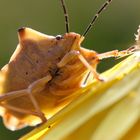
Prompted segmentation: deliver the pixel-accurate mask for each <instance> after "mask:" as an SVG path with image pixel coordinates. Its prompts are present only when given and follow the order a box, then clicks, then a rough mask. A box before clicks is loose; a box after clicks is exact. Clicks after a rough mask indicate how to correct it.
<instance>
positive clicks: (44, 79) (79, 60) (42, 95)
mask: <svg viewBox="0 0 140 140" xmlns="http://www.w3.org/2000/svg"><path fill="white" fill-rule="evenodd" d="M111 1H112V0H107V1H106V2H105V3H104V4H103V6H102V7H101V8H100V9H99V10H98V12H97V14H96V15H95V16H94V17H93V19H92V21H91V23H90V24H89V26H88V27H87V29H86V30H85V32H84V33H83V34H82V35H80V34H77V33H74V32H69V19H68V14H67V9H66V5H65V1H64V0H60V2H61V4H62V7H63V11H64V15H65V23H66V24H65V25H66V33H65V34H64V35H57V36H49V35H45V34H42V33H40V32H37V31H35V30H33V29H30V28H20V29H19V30H18V37H19V44H18V46H17V48H16V50H15V52H14V54H13V55H12V57H11V59H10V61H9V63H8V64H6V65H5V66H4V67H3V68H2V69H1V71H0V94H1V96H0V106H1V108H0V113H1V116H2V117H3V121H4V124H5V126H6V127H7V128H9V129H11V130H17V129H21V128H23V127H25V126H27V125H30V126H33V125H36V124H39V123H41V122H45V121H46V120H47V119H48V118H50V117H51V116H52V115H53V114H54V113H56V112H57V111H58V110H59V109H60V107H59V105H60V104H63V102H58V101H59V100H62V99H63V98H65V97H67V96H69V95H71V94H72V93H73V92H75V91H77V89H79V88H82V84H83V83H82V82H83V79H84V78H85V77H86V76H88V75H89V73H92V74H93V76H94V78H95V79H97V80H99V81H104V79H103V78H101V77H100V75H99V74H98V73H97V71H96V67H97V64H98V63H99V61H100V60H102V59H103V58H108V57H122V56H126V55H128V54H131V53H132V49H128V50H123V51H118V50H114V51H110V52H106V53H102V54H98V53H97V52H95V51H93V50H88V49H85V48H82V47H81V43H82V41H83V40H84V38H85V36H86V35H87V33H88V31H89V30H90V29H91V27H92V26H93V25H94V23H95V21H96V19H97V18H98V16H99V14H100V13H101V12H102V11H103V10H104V9H105V8H106V7H107V6H108V5H109V3H110V2H111ZM86 79H87V78H86ZM84 84H86V81H84ZM64 104H65V103H64Z"/></svg>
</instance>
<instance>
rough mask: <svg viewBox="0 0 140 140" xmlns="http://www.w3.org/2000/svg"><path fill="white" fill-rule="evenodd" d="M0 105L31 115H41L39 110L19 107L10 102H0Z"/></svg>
mask: <svg viewBox="0 0 140 140" xmlns="http://www.w3.org/2000/svg"><path fill="white" fill-rule="evenodd" d="M0 105H1V106H2V107H4V108H6V109H10V110H13V111H16V112H19V113H24V114H31V115H34V116H37V117H40V116H39V114H38V112H35V111H31V110H26V109H23V108H18V107H15V106H12V105H8V104H3V103H0Z"/></svg>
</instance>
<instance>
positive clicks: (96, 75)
mask: <svg viewBox="0 0 140 140" xmlns="http://www.w3.org/2000/svg"><path fill="white" fill-rule="evenodd" d="M74 56H77V57H78V58H79V60H80V61H81V62H82V63H83V64H84V66H85V67H87V68H88V69H89V70H90V71H91V72H92V73H93V75H94V78H95V79H97V80H99V81H104V79H103V78H101V77H100V75H99V73H98V72H97V71H96V69H95V68H94V67H92V66H91V65H90V64H89V62H88V61H87V60H86V58H84V56H83V55H82V54H81V53H80V52H79V51H76V50H71V51H70V52H69V53H67V54H66V55H65V56H64V57H63V58H62V60H61V61H60V62H59V63H58V64H57V66H58V67H59V68H61V67H63V66H65V65H66V64H67V63H68V62H70V61H71V60H72V59H73V57H74Z"/></svg>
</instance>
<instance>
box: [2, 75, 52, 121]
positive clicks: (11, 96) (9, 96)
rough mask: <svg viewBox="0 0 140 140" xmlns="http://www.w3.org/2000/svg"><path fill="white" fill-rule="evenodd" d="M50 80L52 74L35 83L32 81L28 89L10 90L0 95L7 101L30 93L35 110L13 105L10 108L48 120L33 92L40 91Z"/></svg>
mask: <svg viewBox="0 0 140 140" xmlns="http://www.w3.org/2000/svg"><path fill="white" fill-rule="evenodd" d="M49 80H51V76H50V75H48V76H46V77H43V78H42V79H39V80H37V81H35V82H34V83H32V84H31V85H30V86H29V87H28V89H24V90H19V91H12V92H8V93H6V94H3V95H1V96H0V102H3V101H6V100H12V99H14V98H18V97H20V96H23V95H28V96H29V98H30V100H31V101H32V103H33V106H34V108H35V111H29V110H24V109H20V108H17V107H12V106H11V107H10V106H8V108H11V109H12V110H15V111H18V112H21V113H25V114H32V115H35V116H38V117H40V119H41V120H42V122H46V121H47V119H46V117H45V116H44V114H43V113H42V111H41V109H40V108H39V105H38V103H37V101H36V99H35V97H34V95H33V93H34V92H40V91H41V90H42V89H43V88H44V86H45V84H46V83H47V82H48V81H49ZM2 106H3V105H2ZM5 106H7V105H5Z"/></svg>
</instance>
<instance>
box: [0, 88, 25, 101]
mask: <svg viewBox="0 0 140 140" xmlns="http://www.w3.org/2000/svg"><path fill="white" fill-rule="evenodd" d="M26 94H27V89H23V90H18V91H11V92H8V93H5V94H2V95H0V102H2V101H5V100H12V99H14V98H18V97H20V96H24V95H26Z"/></svg>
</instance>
